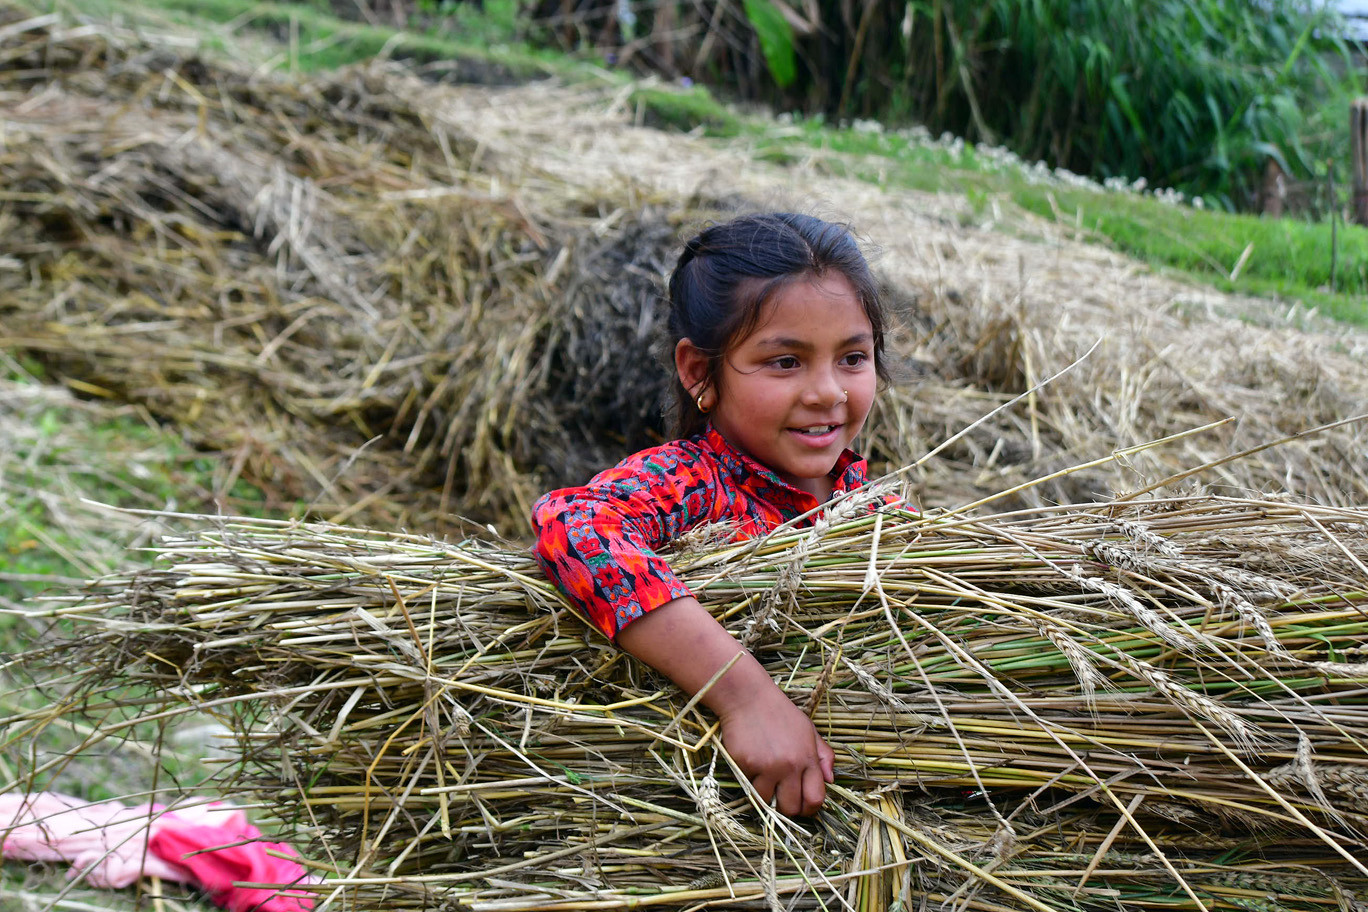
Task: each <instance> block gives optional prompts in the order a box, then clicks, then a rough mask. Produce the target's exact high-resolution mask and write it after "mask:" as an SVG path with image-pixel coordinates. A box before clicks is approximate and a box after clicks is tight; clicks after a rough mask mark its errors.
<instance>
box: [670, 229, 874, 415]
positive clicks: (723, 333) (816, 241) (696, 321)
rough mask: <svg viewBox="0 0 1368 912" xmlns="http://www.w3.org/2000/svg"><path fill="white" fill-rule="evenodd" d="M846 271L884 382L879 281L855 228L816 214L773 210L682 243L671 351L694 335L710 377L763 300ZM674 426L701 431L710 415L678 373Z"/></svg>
mask: <svg viewBox="0 0 1368 912" xmlns="http://www.w3.org/2000/svg"><path fill="white" fill-rule="evenodd" d="M831 272H839V273H841V274H843V275H844V276H845V277H846V279H847V280H848V281H849V282H850V285H851V287H852V288H853V289H854V290H855V294H856V295H857V296H858V297H859V299H860V303H861V304H862V305H863V306H864V310H865V315H866V316H868V317H869V324H870V326H871V327H872V328H873V331H874V366H875V369H876V371H877V373H878V376H879V379H881V380H886V379H887V374H886V370H885V366H884V358H883V347H884V316H883V305H882V303H881V302H880V301H879V292H878V286H877V285H876V284H875V282H874V277H873V276H872V275H871V274H870V271H869V264H868V263H867V262H865V258H864V254H863V253H861V252H860V248H859V246H858V245H857V244H856V243H855V239H854V237H852V236H851V233H850V231H849V230H848V229H847V228H846V227H844V226H842V225H836V224H833V223H831V222H826V221H823V220H822V219H819V218H816V217H815V216H811V215H797V214H794V213H790V212H770V213H762V214H757V215H743V216H740V217H739V218H735V219H732V220H731V221H729V222H723V223H722V224H720V225H713V226H712V227H710V228H707V229H705V230H704V231H703V232H701V233H700V234H699V235H698V236H697V237H695V238H693V239H692V240H690V241H689V242H688V243H687V244H685V245H684V252H683V253H681V254H680V255H679V262H677V263H676V264H675V268H674V272H673V273H672V274H671V275H670V320H669V335H670V339H669V349H668V351H667V357H668V358H669V359H670V363H671V365H673V355H674V349H675V346H677V345H678V344H679V340H681V339H688V340H689V341H690V342H692V343H693V344H694V345H695V346H697V347H698V348H699V349H700V350H701V351H703V353H704V354H706V355H707V356H708V382H709V383H710V384H712V385H713V386H714V387H715V386H716V382H715V381H716V378H717V373H718V371H719V370H721V367H722V358H723V356H724V355H725V354H726V353H727V351H728V349H729V348H730V347H731V346H732V345H734V344H735V343H737V342H738V341H740V340H741V339H744V338H745V337H746V336H747V335H748V334H749V333H750V332H751V331H752V330H753V329H754V328H755V325H756V323H757V322H758V321H759V319H760V314H761V311H762V310H763V308H764V306H765V303H766V302H767V301H769V300H770V298H771V297H772V296H773V295H774V294H775V293H776V292H778V291H779V290H780V289H782V288H784V287H785V286H787V285H788V284H790V283H791V282H793V281H795V280H797V279H799V278H803V277H805V276H817V277H821V276H824V275H826V274H828V273H831ZM671 389H672V392H673V398H674V402H673V408H672V414H671V419H672V420H671V422H670V423H671V425H672V429H673V432H674V434H675V436H676V437H690V436H693V435H694V434H697V433H699V432H700V431H702V430H703V427H704V424H705V422H706V419H705V418H704V417H703V414H702V413H701V412H699V410H698V406H697V404H696V403H695V402H694V398H693V396H691V395H690V394H689V391H688V390H686V389H685V388H684V384H683V383H681V382H680V380H679V378H678V376H676V377H675V380H674V383H673V385H672V387H671Z"/></svg>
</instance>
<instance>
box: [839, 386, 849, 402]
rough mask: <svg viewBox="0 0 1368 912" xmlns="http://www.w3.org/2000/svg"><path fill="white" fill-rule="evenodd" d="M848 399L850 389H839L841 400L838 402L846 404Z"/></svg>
mask: <svg viewBox="0 0 1368 912" xmlns="http://www.w3.org/2000/svg"><path fill="white" fill-rule="evenodd" d="M849 401H850V390H841V402H840V404H841V405H845V404H846V403H847V402H849Z"/></svg>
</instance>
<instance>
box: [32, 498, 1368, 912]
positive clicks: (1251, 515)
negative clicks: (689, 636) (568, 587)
mask: <svg viewBox="0 0 1368 912" xmlns="http://www.w3.org/2000/svg"><path fill="white" fill-rule="evenodd" d="M831 512H832V513H833V514H834V515H833V516H831V517H830V518H829V521H824V522H822V523H820V524H819V525H818V526H816V527H814V528H812V529H806V530H798V531H792V530H790V531H786V532H781V533H779V534H776V535H774V536H772V537H770V538H767V539H764V540H761V541H757V542H747V543H740V544H725V543H724V544H718V543H717V542H716V541H707V540H702V539H700V540H697V541H694V542H692V543H691V544H690V543H687V542H686V543H685V544H684V545H683V546H682V547H681V549H680V550H678V551H677V552H676V553H674V554H673V556H672V562H673V564H674V566H676V567H677V568H678V569H679V570H680V572H681V573H682V574H683V576H684V578H685V579H686V580H687V581H688V583H689V584H690V585H691V586H692V587H693V589H694V591H695V592H697V593H698V595H699V596H700V598H701V599H702V600H703V601H704V602H705V604H707V605H708V606H709V607H710V608H711V609H712V610H713V611H714V612H715V613H716V614H717V615H718V616H719V617H721V618H723V619H724V621H725V623H727V625H728V626H729V627H730V629H732V630H733V631H734V632H735V633H736V634H737V635H738V636H739V637H740V638H741V639H742V640H743V641H744V642H746V643H747V644H749V645H750V646H751V648H752V649H753V650H754V651H755V653H756V654H757V655H758V656H759V657H760V659H761V660H762V661H763V662H764V663H765V664H766V666H767V667H768V668H769V669H770V670H771V671H772V672H773V674H774V676H775V679H776V681H778V682H779V683H780V684H781V685H782V686H783V687H784V689H785V690H786V691H787V692H788V693H789V694H790V695H791V696H792V697H793V699H794V700H795V701H796V702H797V703H798V704H799V705H800V706H805V707H807V708H808V710H809V711H810V713H811V715H812V718H813V720H814V722H815V723H816V725H817V727H818V729H819V730H820V731H821V733H822V734H823V736H824V737H825V738H826V739H827V740H828V741H829V742H830V743H831V745H832V746H833V747H834V749H835V751H836V755H837V783H836V785H835V786H834V787H833V790H832V795H831V798H830V800H829V801H828V802H827V804H826V806H825V808H824V810H823V811H822V813H821V814H820V815H819V816H818V817H817V818H815V819H813V820H805V821H791V820H787V819H784V818H782V817H780V816H777V815H776V814H774V813H773V812H772V811H771V810H770V809H769V808H768V807H766V806H764V805H763V804H761V803H760V802H758V801H757V800H754V799H753V797H752V795H751V794H750V793H749V792H748V791H747V788H746V786H745V785H744V784H743V783H742V782H741V780H740V779H739V777H738V776H737V775H736V774H735V773H734V771H733V770H732V768H731V767H730V766H729V763H728V760H727V758H726V756H725V754H724V753H723V752H721V751H720V750H719V747H718V742H717V739H716V729H715V726H714V724H713V720H712V719H711V717H710V716H709V715H708V714H707V713H706V712H703V711H700V710H699V709H697V707H696V706H695V705H694V704H693V703H691V702H690V701H686V700H684V699H683V698H682V697H681V695H680V694H679V693H677V692H676V691H675V690H674V689H672V688H671V687H669V686H667V685H666V684H665V683H664V682H662V681H660V680H658V679H656V678H655V677H653V676H652V675H651V674H649V673H647V672H645V671H643V669H642V667H641V666H639V665H638V664H637V663H635V662H634V661H633V660H631V659H629V658H627V657H625V656H623V655H622V654H620V653H618V652H616V651H614V650H613V649H611V648H610V647H609V646H608V645H607V644H606V643H604V642H602V641H601V640H599V639H598V638H597V637H596V636H592V635H590V634H588V633H587V632H586V629H585V626H584V625H583V624H582V623H581V622H580V621H579V620H577V619H576V618H574V617H573V616H571V614H570V613H569V610H568V609H567V608H566V607H565V606H564V603H563V602H562V601H561V599H560V597H559V596H558V595H557V594H556V592H555V591H554V590H553V589H552V587H551V586H550V585H549V584H548V583H547V582H546V581H545V579H544V578H543V577H542V575H541V573H540V572H539V571H538V569H537V567H536V565H535V563H533V562H532V561H531V560H530V558H529V557H528V556H527V555H526V554H525V553H523V552H521V551H519V550H514V549H510V548H506V547H500V546H497V545H492V544H481V543H478V542H473V541H471V542H465V543H461V544H448V543H444V542H440V541H436V540H433V539H429V538H425V537H421V536H412V535H397V534H381V533H376V532H366V531H361V530H356V529H346V528H340V527H335V526H326V525H297V524H288V523H279V522H268V521H255V520H231V521H227V520H223V521H218V520H208V519H202V520H198V521H196V522H195V523H192V525H193V527H194V528H193V531H192V532H190V533H187V534H185V535H183V536H180V537H176V538H171V539H167V540H166V541H165V542H164V543H163V544H162V545H161V546H160V548H159V551H160V555H159V557H160V561H159V566H158V568H157V569H154V570H150V571H145V572H140V573H138V574H135V575H133V576H129V577H125V578H121V579H111V580H108V581H106V582H104V583H103V584H102V585H101V586H100V588H99V589H98V590H96V591H95V592H94V593H93V594H92V595H91V596H90V597H88V598H86V599H85V600H84V601H82V602H80V603H78V604H71V605H66V606H63V607H61V608H59V609H57V611H58V613H59V614H60V615H61V616H63V617H65V618H68V619H71V620H74V621H77V622H80V624H79V626H81V627H83V629H85V630H86V631H87V633H86V635H85V636H84V638H83V639H82V640H81V644H80V663H81V666H82V667H86V668H89V669H92V670H93V672H92V673H90V674H89V675H88V676H87V678H86V681H85V683H84V684H83V686H82V687H81V688H79V689H77V690H76V691H75V692H71V693H67V694H66V695H65V696H64V700H63V702H62V704H61V708H60V710H53V713H56V712H75V711H76V710H77V708H78V707H79V709H80V710H81V711H83V712H85V713H87V714H90V713H94V714H96V715H97V716H99V715H100V714H102V713H103V714H105V715H106V717H107V718H106V721H105V723H104V724H103V726H102V727H101V728H100V734H99V736H98V737H119V736H121V735H124V734H126V733H127V732H129V731H131V730H133V729H134V728H135V727H136V726H137V725H139V724H145V723H146V721H147V720H156V719H165V718H167V717H168V715H170V716H174V715H175V714H177V713H182V712H190V711H193V710H202V711H208V712H211V713H213V714H214V715H216V716H218V717H219V718H220V719H221V720H222V721H223V723H224V724H225V725H226V726H227V727H228V729H229V730H230V731H231V732H232V733H233V737H234V738H235V740H236V744H237V747H238V748H239V749H240V751H241V756H242V762H241V763H240V764H239V763H233V764H227V765H225V766H223V767H222V768H221V769H220V770H219V771H218V773H217V774H216V776H215V777H214V779H213V781H211V782H209V783H206V786H207V787H211V788H213V789H215V790H218V791H222V790H224V789H232V790H233V791H234V792H235V793H238V794H247V795H251V796H254V797H255V798H256V800H258V801H259V802H260V803H261V804H262V805H263V806H266V807H269V808H271V809H272V810H273V811H274V812H275V813H277V814H278V815H279V816H280V817H281V818H283V819H284V820H286V821H287V822H289V823H291V824H293V825H295V826H296V827H298V830H299V833H298V835H299V836H301V837H304V836H311V837H312V838H313V840H314V848H313V852H312V857H314V858H315V859H317V860H318V862H319V863H320V864H321V865H323V866H324V869H325V870H326V872H327V873H328V874H329V877H330V879H329V881H328V883H327V884H326V885H324V886H323V887H321V888H320V890H321V891H322V892H323V893H324V894H325V895H335V896H336V899H337V901H338V902H341V903H343V905H342V906H341V907H342V908H364V909H373V908H375V909H378V908H387V909H398V908H430V907H433V906H434V905H437V904H442V905H443V906H444V907H460V908H465V907H471V908H477V909H489V910H494V909H500V910H514V909H567V910H569V909H589V908H594V909H611V908H626V907H636V906H663V907H666V908H679V909H684V908H701V907H706V906H708V905H709V904H710V903H717V904H720V905H721V906H722V907H726V908H749V907H755V908H780V907H784V908H788V907H792V908H803V909H807V908H827V909H831V908H838V907H839V908H850V907H853V908H857V909H861V910H873V909H891V908H897V907H898V906H897V905H896V903H898V902H901V903H902V906H901V908H911V907H912V906H913V904H921V903H928V904H930V905H932V906H934V905H935V904H936V903H941V902H944V903H949V904H960V905H963V906H964V907H965V908H972V909H985V910H989V909H1005V908H1012V909H1026V908H1033V909H1046V908H1049V909H1072V908H1099V909H1100V908H1108V909H1114V908H1117V907H1118V906H1120V907H1124V908H1141V907H1144V906H1145V905H1146V904H1147V903H1151V902H1152V903H1154V904H1161V905H1164V906H1165V907H1167V908H1179V909H1202V908H1206V909H1218V908H1222V909H1223V908H1263V907H1264V906H1262V905H1260V904H1261V903H1265V902H1267V903H1271V904H1272V905H1271V906H1269V907H1276V908H1286V909H1307V910H1311V909H1325V908H1335V907H1336V905H1337V904H1338V905H1339V907H1341V908H1352V903H1356V902H1358V900H1357V899H1355V898H1354V897H1356V896H1361V895H1363V894H1364V892H1365V891H1368V869H1365V868H1364V864H1363V862H1362V861H1360V860H1359V859H1360V857H1361V856H1362V855H1363V850H1364V848H1365V840H1364V836H1363V830H1364V826H1365V824H1366V823H1368V750H1365V747H1364V741H1363V732H1364V731H1365V730H1368V729H1365V723H1368V699H1366V697H1365V694H1366V693H1368V691H1365V689H1364V687H1363V685H1364V683H1365V681H1368V662H1366V661H1365V652H1366V651H1368V648H1366V647H1364V646H1363V645H1362V644H1363V635H1364V633H1365V631H1368V620H1365V614H1364V607H1365V603H1368V566H1366V565H1365V559H1368V543H1365V536H1364V532H1365V530H1368V511H1363V510H1353V509H1340V508H1327V507H1317V506H1311V505H1307V504H1298V503H1291V502H1284V501H1278V500H1234V499H1220V498H1203V497H1195V496H1192V497H1175V498H1169V499H1157V500H1146V501H1143V502H1135V501H1131V502H1125V501H1118V502H1114V503H1108V504H1102V505H1090V506H1078V507H1058V508H1054V509H1047V510H1037V511H1032V512H1029V513H1016V514H1013V513H1005V514H1000V515H996V516H990V517H980V518H969V517H966V516H956V515H953V514H941V515H915V514H908V513H902V512H884V513H876V514H870V513H868V512H865V511H864V509H863V508H860V507H858V505H852V506H847V507H845V508H842V507H837V508H834V509H833V510H832V511H831ZM115 687H117V690H116V691H113V692H116V693H117V694H118V696H117V697H114V698H110V697H108V696H107V694H108V693H110V692H111V691H112V689H113V688H115ZM51 715H52V713H49V714H48V715H47V716H43V717H39V716H35V721H33V722H32V723H31V724H30V727H31V728H33V729H35V730H36V729H38V728H41V726H42V725H43V724H46V723H47V722H48V721H51ZM140 720H141V721H140ZM58 762H60V758H58V760H55V761H53V763H58ZM41 774H42V769H41V768H39V769H31V770H28V771H26V773H25V775H26V777H28V778H29V779H30V780H33V779H35V778H36V777H38V776H40V775H41ZM847 904H848V905H847Z"/></svg>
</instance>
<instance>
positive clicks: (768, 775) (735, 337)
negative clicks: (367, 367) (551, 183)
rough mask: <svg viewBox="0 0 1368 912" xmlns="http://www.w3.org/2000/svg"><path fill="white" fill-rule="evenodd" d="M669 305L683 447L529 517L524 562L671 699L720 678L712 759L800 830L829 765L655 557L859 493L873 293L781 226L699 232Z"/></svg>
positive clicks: (825, 252) (878, 372)
mask: <svg viewBox="0 0 1368 912" xmlns="http://www.w3.org/2000/svg"><path fill="white" fill-rule="evenodd" d="M669 287H670V318H669V331H670V336H671V341H672V343H673V352H674V368H675V375H676V378H677V382H676V383H675V385H674V398H675V403H674V421H675V426H676V431H677V434H678V436H679V438H680V439H678V440H675V441H674V442H672V443H667V444H665V445H664V446H659V447H654V448H652V449H648V450H644V451H642V452H640V453H637V454H636V455H635V456H631V457H629V458H627V459H625V460H624V461H623V462H621V463H620V464H619V465H617V466H616V467H615V468H612V469H608V470H606V471H604V472H601V473H599V474H598V475H596V476H595V477H594V478H593V479H592V480H591V481H590V482H589V483H588V484H587V485H585V486H583V487H577V488H564V489H561V490H559V491H552V492H551V493H549V494H547V495H545V496H544V497H542V498H541V499H540V500H538V501H537V503H536V505H535V506H534V507H533V517H532V521H533V525H534V526H535V528H536V530H537V556H538V559H539V561H540V562H541V564H542V566H543V567H544V568H545V570H546V572H547V574H548V576H549V577H550V578H551V579H552V580H553V581H554V582H555V583H556V584H557V585H558V586H559V587H560V588H561V589H562V590H563V591H564V592H565V594H566V595H567V596H568V597H569V598H570V599H571V600H572V601H574V602H575V603H576V604H577V605H578V606H580V608H581V609H582V610H583V611H584V612H585V614H586V615H587V616H588V617H589V618H590V619H592V621H593V622H594V623H595V624H596V625H597V626H598V627H599V628H600V629H602V631H603V632H604V633H605V634H606V635H607V636H609V637H610V638H612V639H613V640H614V641H615V642H616V643H617V644H618V645H619V646H620V647H621V648H623V649H625V650H626V651H627V652H629V653H631V654H632V655H634V656H636V657H637V658H639V659H641V660H642V661H644V662H646V664H648V665H650V666H651V667H652V668H655V669H656V670H657V671H659V672H661V673H663V674H665V675H666V676H667V677H669V678H670V679H671V680H672V681H674V682H675V684H677V685H678V686H679V687H680V688H681V689H682V690H684V691H685V692H687V693H689V694H691V695H692V694H694V693H697V692H698V690H699V689H701V688H702V687H703V686H704V685H705V684H707V682H708V681H709V680H711V679H712V677H713V676H714V674H716V673H717V672H718V671H719V670H720V669H722V668H723V667H724V666H725V665H727V663H729V662H731V663H732V665H731V667H730V669H728V670H727V671H726V673H725V674H723V675H722V676H721V677H720V678H719V679H718V680H717V681H716V682H715V683H714V684H713V686H712V687H711V688H710V689H709V690H708V692H707V693H706V694H705V695H704V697H703V701H702V702H703V703H704V704H705V705H707V706H708V707H709V708H710V709H711V710H712V711H713V712H714V713H715V714H716V715H717V717H718V720H719V721H720V723H721V735H722V743H723V745H724V746H725V747H726V748H727V751H728V752H729V753H730V754H731V756H732V759H733V760H735V761H736V763H737V764H738V765H739V766H740V768H741V770H742V771H743V772H745V774H746V775H747V776H748V777H750V779H751V782H752V783H753V784H754V786H755V789H756V791H757V792H759V794H760V796H761V798H763V799H764V800H766V801H769V800H771V799H773V800H774V801H775V802H776V804H777V806H778V808H779V810H781V811H782V812H783V813H785V814H788V815H790V816H794V815H808V814H812V813H815V812H816V810H817V808H818V807H819V806H820V805H821V803H822V801H823V799H824V798H825V797H826V785H827V783H829V782H831V781H832V761H833V759H834V756H833V754H832V751H831V748H830V747H829V746H827V744H826V742H825V741H823V740H822V738H821V736H820V735H818V734H817V730H816V729H815V728H814V727H813V725H812V723H811V721H809V719H808V717H807V715H806V714H804V713H803V711H802V710H800V709H799V708H798V707H797V706H795V705H794V704H793V702H792V701H790V700H789V699H788V697H786V696H785V695H784V693H783V691H781V690H780V689H779V688H778V687H777V686H776V685H775V684H774V682H773V681H772V680H771V679H770V677H769V675H768V674H766V673H765V670H764V668H763V667H761V665H760V663H759V662H758V661H757V660H756V659H755V658H754V657H753V656H751V655H750V653H749V652H748V651H746V650H745V649H744V648H743V647H742V646H741V644H740V643H738V642H737V640H736V639H735V638H733V637H732V636H731V634H729V633H728V632H727V631H726V630H725V629H724V628H723V627H722V626H721V625H720V624H719V623H718V622H717V621H716V620H714V619H713V618H712V616H711V615H709V614H708V612H707V611H706V610H705V609H704V608H703V606H702V605H700V604H699V603H698V601H697V599H695V598H694V597H693V595H692V594H691V593H690V592H689V590H688V588H687V587H685V586H684V585H683V583H682V582H680V580H679V579H678V578H677V577H676V576H675V575H674V574H673V573H672V572H671V571H670V568H669V567H668V566H667V565H666V563H665V561H664V560H663V559H662V558H660V557H659V556H658V555H657V554H656V549H657V548H659V547H661V546H662V545H664V544H665V543H666V542H668V541H670V540H671V539H673V538H675V537H677V536H679V535H681V534H682V533H684V532H686V531H688V530H689V529H692V528H694V527H695V526H698V525H701V524H703V523H711V522H728V523H732V524H733V525H734V526H735V527H736V528H737V530H738V536H742V537H751V536H759V535H763V534H765V533H766V532H769V531H771V530H773V529H774V528H775V527H776V526H778V525H779V524H781V523H783V522H784V521H786V520H789V519H792V518H794V517H796V516H799V515H800V514H803V513H806V512H808V511H809V510H815V509H816V508H818V507H819V506H820V505H821V504H824V503H826V502H827V501H828V500H829V499H830V498H831V497H832V495H833V494H836V493H839V492H844V491H849V490H852V489H854V488H857V487H859V486H860V485H862V484H864V483H865V481H866V478H867V476H866V466H865V462H864V460H863V459H861V458H859V457H858V456H856V454H854V453H853V452H851V451H850V450H849V449H848V446H849V444H850V443H851V441H852V440H853V439H854V438H855V435H856V434H858V433H859V431H860V428H861V426H862V425H863V424H864V421H865V417H866V416H867V415H868V414H869V409H870V406H871V405H872V403H873V400H874V393H875V389H876V387H877V386H878V383H879V381H880V380H881V379H882V377H883V314H882V310H881V306H880V303H879V297H878V292H877V290H876V287H875V284H874V281H873V278H872V277H871V275H870V271H869V266H868V264H867V263H866V262H865V259H864V257H863V255H862V254H861V253H860V251H859V248H858V247H857V246H856V244H855V241H854V239H853V238H852V237H851V236H850V234H849V232H847V231H846V230H845V229H844V228H842V227H840V226H837V225H833V224H830V223H828V222H824V221H822V220H821V219H818V218H814V217H812V216H806V215H793V214H789V213H774V214H766V215H748V216H742V217H740V218H737V219H734V220H732V221H730V222H726V223H724V224H721V225H716V226H714V227H711V228H709V229H707V230H706V231H704V232H703V233H701V234H700V235H698V236H697V237H696V238H694V239H693V240H691V241H689V242H688V244H687V245H685V247H684V252H683V253H681V254H680V257H679V262H678V263H677V264H676V266H675V270H674V273H673V275H671V277H670V286H669ZM808 522H809V523H810V522H811V519H809V520H808ZM733 660H734V661H733Z"/></svg>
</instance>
